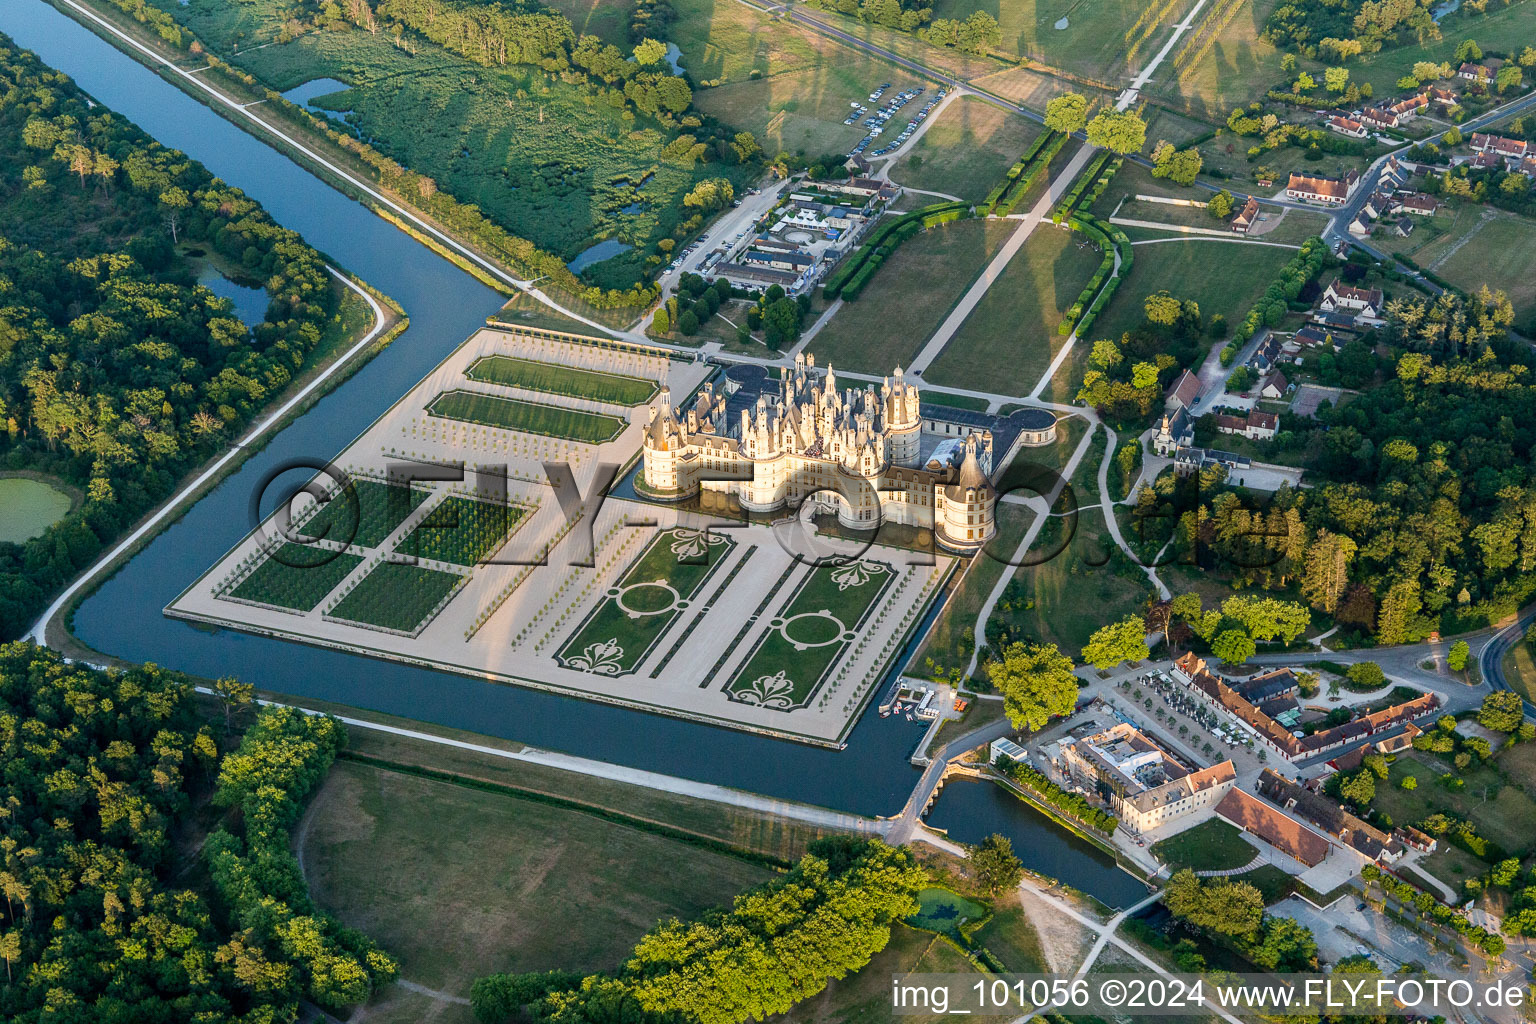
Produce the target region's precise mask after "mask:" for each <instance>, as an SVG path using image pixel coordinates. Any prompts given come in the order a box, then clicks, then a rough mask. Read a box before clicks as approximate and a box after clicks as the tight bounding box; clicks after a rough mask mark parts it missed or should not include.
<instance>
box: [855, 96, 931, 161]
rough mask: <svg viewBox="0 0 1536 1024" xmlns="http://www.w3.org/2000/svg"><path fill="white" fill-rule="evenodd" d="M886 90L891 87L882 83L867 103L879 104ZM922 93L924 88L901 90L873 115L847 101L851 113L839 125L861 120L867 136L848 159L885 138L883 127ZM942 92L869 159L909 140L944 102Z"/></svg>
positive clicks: (867, 109)
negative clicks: (942, 101) (880, 138)
mask: <svg viewBox="0 0 1536 1024" xmlns="http://www.w3.org/2000/svg"><path fill="white" fill-rule="evenodd" d="M890 87H891V83H889V82H886V83H885V84H884V85H882V86H880V88H878V89H876V90H875V91H874V92H872V93H870V94H869V97H868V101H869V102H870V103H879V102H880V99H881V97H883V96H884V95H885V91H886V90H887V89H889V88H890ZM925 91H926V87H924V86H921V85H920V86H918V87H916V88H915V89H903V90H902V91H901V92H898V93H897V94H896V95H895V96H893V97H891V99H890V101H889V102H888V103H886V104H885V106H883V107H879V108H877V109H876V110H875V111H874V113H870V110H869V107H867V106H865V105H864V104H863V103H860V102H859V101H858V100H850V101H849V103H848V106H849V107H850V108H852V113H850V114H849V115H848V117H847V118H846V119H845V120H844V121H843V124H848V125H851V124H855V123H857V122H858V121H859V120H860V119H861V118H862V119H863V122H864V127H866V128H868V129H869V134H868V135H866V136H864V138H862V139H860V140H859V142H858V144H857V145H855V146H854V147H853V149H852V151H850V152H849V154H848V155H849V156H858V155H860V154H862V153H863V152H864V151H865V150H866V149H868V148H869V147H870V146H871V145H873V144H874V141H875V140H876V139H878V138H879V137H880V136H881V135H884V134H885V130H886V127H887V126H888V125H889V124H890V121H891V119H892V118H894V117H895V116H896V114H897V113H898V112H899V111H900V110H901V109H902V108H903V107H905V106H906V105H907V104H908V103H910V102H912V101H913V100H914V99H916V98H917V97H918V96H920V95H922V93H924V92H925ZM946 92H947V90H945V89H940V90H939V91H938V93H937V94H936V95H935V96H934V97H933V98H932V99H930V100H929V101H928V102H927V103H926V104H924V105H923V108H922V109H921V110H919V111H918V112H917V113H916V114H915V115H913V117H912V120H910V121H908V122H907V123H906V126H905V127H903V128H902V130H901V132H900V133H899V134H898V135H897V136H896V137H895V138H894V139H892V140H891V141H890V142H887V143H886V144H885V145H883V146H881V147H880V148H879V149H876V150H875V151H874V152H872V153H870V154H869V155H870V156H872V157H877V156H884V155H885V154H887V153H889V152H890V151H891V150H893V149H895V148H896V147H897V146H900V145H901V144H902V143H903V142H906V141H907V140H908V139H910V138H911V137H912V133H913V132H915V131H917V128H918V125H920V124H922V123H923V121H924V120H926V119H927V117H928V115H929V114H930V113H931V112H932V111H933V108H934V107H936V106H938V105H939V101H941V100H942V99H943V98H944V95H945V93H946Z"/></svg>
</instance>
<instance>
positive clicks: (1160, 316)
mask: <svg viewBox="0 0 1536 1024" xmlns="http://www.w3.org/2000/svg"><path fill="white" fill-rule="evenodd" d="M1142 311H1143V312H1144V313H1146V316H1147V319H1148V320H1150V321H1152V322H1153V323H1154V324H1162V325H1163V326H1165V327H1171V326H1173V325H1174V324H1176V323H1178V322H1179V317H1181V316H1183V315H1184V304H1183V303H1182V302H1180V301H1179V300H1178V299H1176V298H1174V297H1173V296H1172V295H1170V294H1169V293H1168V291H1167V289H1164V290H1162V291H1157V292H1153V293H1152V294H1151V295H1148V296H1147V297H1146V299H1144V300H1143V301H1142Z"/></svg>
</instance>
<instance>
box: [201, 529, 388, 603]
mask: <svg viewBox="0 0 1536 1024" xmlns="http://www.w3.org/2000/svg"><path fill="white" fill-rule="evenodd" d="M362 561H363V560H362V558H361V557H360V556H358V555H352V554H346V553H343V552H339V551H333V550H331V549H330V548H322V547H312V546H310V545H307V544H283V545H282V546H280V547H279V548H277V549H276V550H275V551H272V552H269V553H268V554H267V556H266V558H265V559H263V560H262V562H261V563H260V564H259V565H257V566H256V568H255V569H254V570H252V571H251V573H250V575H248V576H246V577H245V578H244V579H243V580H241V581H240V582H239V583H237V584H236V585H235V586H234V587H233V588H232V589H230V590H229V591H227V592H226V593H225V594H224V595H223V596H227V597H232V598H234V599H235V600H237V601H253V602H255V603H256V604H264V605H270V606H272V607H274V608H286V609H288V610H289V611H295V612H307V611H309V610H310V609H312V608H314V607H315V605H317V604H319V603H320V602H321V601H322V600H324V598H325V595H326V594H329V593H330V592H331V591H332V590H334V589H336V585H337V584H338V583H340V582H341V581H342V580H344V579H346V578H347V575H348V574H349V573H350V572H351V571H352V570H353V569H356V568H357V567H358V565H359V564H361V563H362Z"/></svg>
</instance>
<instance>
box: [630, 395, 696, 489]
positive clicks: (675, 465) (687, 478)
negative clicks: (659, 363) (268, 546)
mask: <svg viewBox="0 0 1536 1024" xmlns="http://www.w3.org/2000/svg"><path fill="white" fill-rule="evenodd" d="M646 415H647V421H646V425H645V436H644V438H643V439H642V440H641V449H642V453H643V456H644V459H645V486H646V489H647V490H649V491H651V492H652V493H654V494H655V495H656V496H657V497H660V498H668V499H675V500H681V499H683V498H686V497H689V496H691V495H693V494H695V493H697V491H698V487H699V485H698V481H697V480H694V479H693V478H692V476H691V474H689V473H688V472H687V471H686V469H685V465H686V464H687V462H688V461H689V460H688V458H687V452H686V445H685V444H684V438H683V432H682V429H681V427H679V425H678V422H677V417H676V416H675V415H673V412H672V391H671V389H670V388H667V387H665V386H663V387H662V389H661V391H660V392H658V393H657V395H656V401H655V403H654V404H652V405H651V407H650V408H649V409H648V410H647V413H646Z"/></svg>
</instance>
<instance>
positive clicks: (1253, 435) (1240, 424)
mask: <svg viewBox="0 0 1536 1024" xmlns="http://www.w3.org/2000/svg"><path fill="white" fill-rule="evenodd" d="M1279 428H1280V417H1279V416H1276V415H1275V414H1274V413H1272V412H1261V411H1259V410H1258V409H1250V410H1248V414H1247V415H1246V416H1233V415H1231V414H1223V415H1220V416H1217V417H1216V431H1217V433H1221V434H1239V435H1241V436H1243V437H1246V438H1247V439H1248V440H1250V441H1268V440H1269V439H1270V438H1272V437H1274V436H1275V431H1277V430H1278V429H1279Z"/></svg>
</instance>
